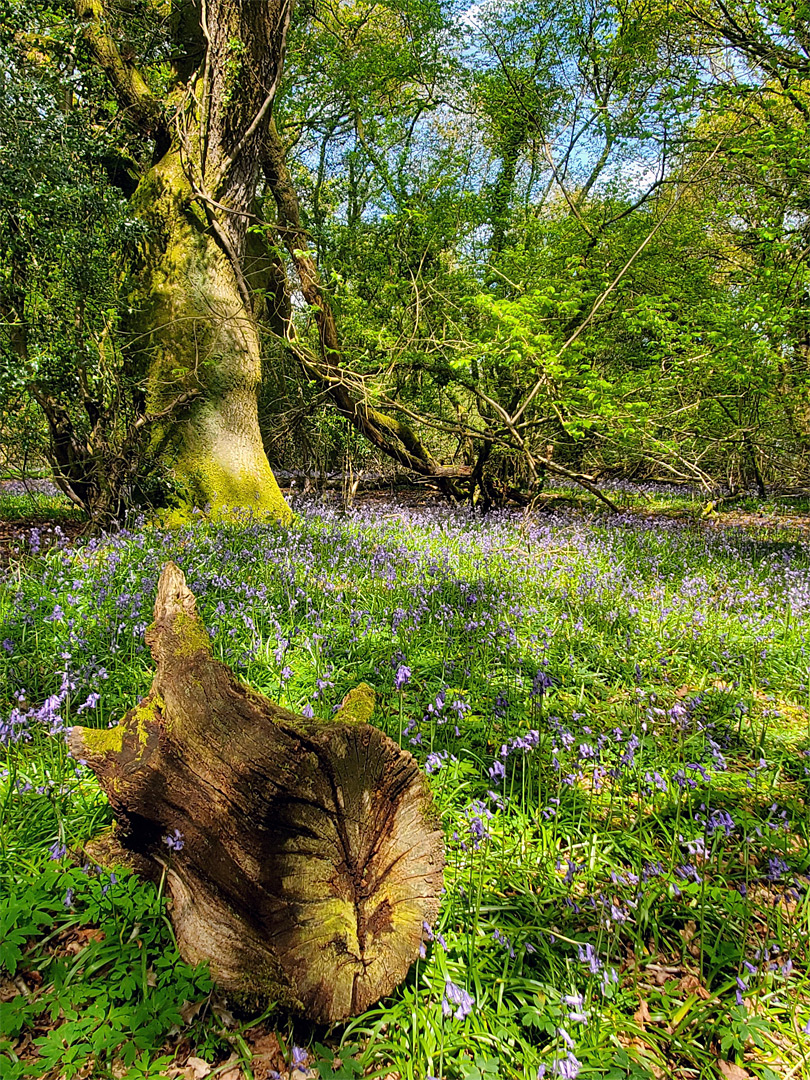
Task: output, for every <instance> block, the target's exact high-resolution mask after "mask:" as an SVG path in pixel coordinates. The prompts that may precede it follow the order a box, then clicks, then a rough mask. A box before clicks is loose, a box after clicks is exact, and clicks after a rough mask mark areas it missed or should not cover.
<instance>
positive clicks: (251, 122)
mask: <svg viewBox="0 0 810 1080" xmlns="http://www.w3.org/2000/svg"><path fill="white" fill-rule="evenodd" d="M76 9H77V13H78V15H79V16H80V18H81V19H82V21H83V25H84V38H85V42H86V44H87V46H88V47H89V49H90V52H91V54H92V56H93V57H94V59H95V61H96V62H97V63H98V64H99V66H100V67H101V68H102V69H103V70H104V71H105V73H106V75H107V76H108V78H109V80H110V82H111V84H112V86H113V88H114V90H115V92H116V94H117V97H118V99H119V102H120V104H121V106H122V108H123V109H124V110H125V111H126V113H127V116H128V117H129V118H130V119H131V120H132V121H133V122H134V123H136V124H137V125H138V126H139V127H140V129H141V131H142V133H143V134H144V135H146V136H148V137H149V138H150V139H152V141H153V143H154V148H155V152H154V159H153V160H154V164H153V165H152V167H151V168H150V169H149V170H148V171H147V172H146V173H145V175H143V176H142V177H141V179H140V182H139V184H138V187H137V190H136V191H135V193H134V195H133V197H132V200H133V208H134V210H135V212H136V214H137V216H138V217H139V219H140V220H141V221H142V222H143V224H144V226H145V228H144V239H143V244H142V266H141V268H140V273H139V274H137V275H136V277H137V285H136V298H135V303H134V305H133V315H132V317H131V320H130V325H129V327H128V330H129V331H130V341H131V345H130V352H131V358H132V362H133V364H134V365H135V368H136V370H140V371H142V372H143V377H144V383H145V387H146V401H145V409H146V411H147V413H149V414H151V415H160V416H163V415H164V414H165V413H166V412H167V408H168V407H170V406H171V404H172V402H175V401H181V402H182V403H183V406H182V408H181V409H178V410H176V411H175V412H174V413H171V410H170V415H168V416H166V418H165V419H164V420H163V421H162V423H161V425H160V427H159V428H158V430H156V435H155V438H156V441H157V442H158V443H159V444H160V445H161V446H162V447H163V448H164V449H165V451H166V453H167V454H168V455H169V457H170V459H171V460H172V462H173V465H174V469H175V472H176V475H177V476H178V479H180V480H181V481H182V482H184V484H185V486H186V489H187V491H188V494H189V495H190V497H191V498H192V499H193V501H194V502H196V503H197V504H200V505H204V504H206V503H210V504H212V505H214V506H219V505H237V506H251V507H254V508H257V509H262V510H268V511H270V512H271V513H273V514H275V515H276V516H277V517H280V518H285V517H288V516H289V510H288V508H287V506H286V504H285V502H284V500H283V497H282V495H281V493H280V491H279V489H278V486H277V484H276V481H275V478H274V477H273V474H272V471H271V469H270V466H269V463H268V461H267V458H266V455H265V453H264V449H263V446H262V439H261V435H260V431H259V423H258V412H257V389H258V385H259V381H260V378H261V355H260V346H259V334H258V330H257V325H256V314H255V310H254V297H253V295H252V292H251V288H250V284H249V275H246V273H245V267H244V261H245V248H246V234H247V229H248V226H249V224H250V220H251V211H252V209H253V206H254V202H255V195H256V185H257V179H258V169H259V149H260V147H261V145H262V143H263V139H264V136H265V133H266V130H267V125H268V123H269V120H270V109H271V105H272V102H273V98H274V95H275V90H276V87H277V85H278V81H279V78H280V75H281V67H282V57H283V51H284V43H285V37H286V30H287V25H288V23H289V14H290V5H289V0H207V2H206V3H205V4H200V3H199V2H196V0H175V2H173V3H171V4H169V5H166V10H167V26H168V38H167V42H166V44H167V48H169V49H170V51H171V55H172V72H171V79H170V83H171V89H170V91H169V93H168V95H167V96H166V97H165V98H162V99H158V97H157V96H156V95H155V94H154V93H153V92H152V90H151V89H150V87H149V85H148V84H147V82H146V81H145V80H144V78H143V77H142V76H141V74H140V72H139V70H138V69H137V67H136V66H135V64H134V62H133V61H132V60H131V59H129V58H128V57H129V55H130V53H129V51H128V50H124V49H123V48H119V46H118V41H117V33H116V30H115V28H114V26H113V24H112V22H111V21H110V20H109V19H108V18H107V15H106V12H105V8H104V5H103V4H102V2H101V0H76Z"/></svg>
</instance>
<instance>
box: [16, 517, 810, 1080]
mask: <svg viewBox="0 0 810 1080" xmlns="http://www.w3.org/2000/svg"><path fill="white" fill-rule="evenodd" d="M297 510H298V514H299V516H298V519H297V521H296V522H295V523H294V524H293V525H292V526H290V527H289V528H285V529H281V528H279V527H277V526H274V525H272V524H268V523H266V522H260V521H256V520H253V519H250V518H245V519H244V520H242V521H236V520H234V521H230V522H219V523H211V522H206V521H205V520H203V519H202V518H200V519H195V520H192V521H191V522H190V523H188V524H187V525H183V526H182V527H180V528H178V529H165V528H159V527H154V526H150V525H149V524H148V523H146V522H140V523H133V524H132V527H131V528H129V529H125V530H122V531H121V532H120V533H117V534H116V535H114V536H111V537H106V538H97V539H94V540H90V541H88V542H86V543H83V544H78V545H76V546H74V547H71V546H69V545H67V544H64V543H60V544H59V545H57V546H56V547H54V548H52V549H50V550H49V552H48V553H47V554H45V555H42V554H39V553H38V551H37V549H38V547H39V546H40V545H41V538H39V537H32V540H31V553H30V554H29V556H27V557H26V559H24V560H23V561H22V562H21V563H20V564H19V565H18V567H16V568H15V570H14V572H13V573H12V572H10V573H8V574H7V576H6V579H5V580H4V581H3V583H2V592H0V642H1V643H2V647H1V648H0V694H1V695H2V703H3V704H2V707H0V747H2V750H1V751H0V752H1V753H2V755H3V758H2V769H3V772H2V786H0V809H2V813H3V815H4V816H3V819H2V838H3V847H2V848H0V864H2V866H3V867H8V866H10V865H12V864H14V865H17V863H19V861H20V859H19V856H20V852H21V850H22V848H21V845H22V843H23V841H22V839H21V838H22V837H26V838H27V839H26V841H25V842H26V844H28V845H29V847H30V848H31V850H36V851H39V852H40V856H41V860H42V865H45V864H46V863H47V864H50V865H52V866H57V865H58V866H61V864H62V862H68V861H69V859H70V857H71V856H70V853H71V851H73V850H76V847H77V845H78V844H79V843H80V842H81V841H83V840H84V839H86V838H87V837H88V836H89V835H90V834H92V833H93V832H94V831H97V830H98V829H99V828H100V827H102V826H106V825H107V823H108V821H109V813H108V811H107V810H106V808H105V806H104V801H103V799H102V798H101V797H100V795H99V793H98V790H97V788H96V787H95V785H94V781H93V778H92V776H91V775H90V774H89V773H88V771H87V770H86V769H85V768H84V767H83V765H82V763H80V762H74V761H72V760H71V759H69V758H68V757H67V755H66V752H65V741H64V733H65V729H66V728H67V727H69V726H70V725H71V724H73V723H83V724H89V725H91V726H93V725H94V726H98V727H105V726H108V725H110V724H113V723H115V722H116V721H117V720H118V719H119V718H120V717H121V716H122V715H123V713H124V712H125V711H126V709H127V708H129V707H130V706H131V705H132V704H133V703H134V702H135V701H136V700H137V699H138V698H139V697H141V696H142V695H143V690H144V687H145V685H148V674H149V670H150V660H149V656H148V653H147V652H146V651H145V647H144V641H143V634H144V629H145V627H146V625H148V623H149V621H150V618H151V615H150V606H151V604H152V602H153V597H154V591H155V586H156V583H157V579H158V576H159V573H160V568H161V566H162V564H163V563H164V562H165V561H166V560H167V559H169V558H172V559H175V560H176V561H178V562H179V564H180V565H181V566H182V567H183V569H184V570H185V572H186V575H187V579H188V581H189V585H190V587H191V588H192V590H193V591H194V592H195V593H196V595H197V597H198V603H199V608H200V611H201V614H202V616H203V618H204V620H205V622H206V625H207V626H208V628H209V631H210V633H211V636H212V642H213V648H214V650H215V654H216V655H217V656H218V657H220V658H221V659H222V660H223V661H224V662H226V663H228V664H229V665H230V666H231V667H233V668H234V669H235V670H236V671H237V673H238V674H239V676H240V677H241V678H243V679H244V680H245V681H247V682H249V683H251V684H252V685H253V686H255V687H256V688H257V689H258V690H261V691H262V692H264V693H266V694H268V695H269V696H271V697H273V698H274V699H276V700H278V701H279V702H280V703H281V704H282V705H284V706H285V707H288V708H291V709H294V710H296V711H298V712H300V713H301V714H303V715H304V716H308V717H318V718H322V719H328V718H330V717H332V716H333V715H334V714H335V710H336V709H337V708H338V707H339V704H340V702H341V701H342V699H343V697H344V696H345V694H346V692H347V691H348V690H350V689H352V687H353V686H355V685H356V684H357V683H358V682H360V681H366V682H369V683H371V684H372V685H374V687H375V689H376V690H377V694H378V707H377V711H376V713H375V716H374V718H373V720H374V722H375V723H377V724H378V725H380V726H381V727H383V728H385V730H386V731H387V732H388V734H389V735H390V736H391V737H392V738H394V739H396V740H398V741H399V742H400V744H401V745H402V746H403V747H404V748H405V749H407V750H408V751H409V752H411V753H413V754H414V756H415V757H416V759H417V761H418V762H419V764H420V765H421V767H422V768H423V770H424V773H425V777H426V784H427V785H428V786H429V788H430V790H431V792H432V795H433V801H434V808H435V812H436V813H437V814H438V815H439V816H440V817H441V820H442V823H443V826H444V830H445V836H446V850H447V869H446V874H445V894H444V896H443V899H442V908H441V913H440V916H439V921H438V923H437V925H436V926H425V927H423V928H422V939H423V940H422V951H421V957H420V959H419V961H418V966H417V967H416V968H415V970H414V974H413V977H412V979H411V980H410V981H409V982H408V983H407V984H406V985H405V987H403V988H402V989H401V990H400V991H399V992H398V994H397V995H395V996H394V998H393V999H391V1000H390V1001H388V1002H386V1003H384V1004H382V1005H381V1006H379V1007H377V1009H376V1011H375V1010H372V1012H371V1013H370V1014H369V1015H368V1016H367V1017H366V1018H359V1019H358V1021H357V1022H356V1025H355V1029H356V1030H357V1031H361V1030H362V1031H370V1030H372V1026H373V1025H376V1027H374V1028H373V1030H374V1031H375V1032H376V1034H375V1037H374V1038H368V1039H367V1040H366V1041H365V1042H364V1043H363V1046H364V1049H363V1051H362V1054H364V1055H365V1056H364V1057H363V1056H362V1055H361V1058H362V1061H363V1062H364V1067H366V1066H368V1067H372V1066H373V1067H375V1068H377V1067H380V1068H382V1067H386V1068H387V1067H388V1066H389V1065H391V1064H392V1063H393V1066H394V1067H395V1068H397V1069H398V1070H399V1071H401V1072H402V1073H403V1075H408V1076H414V1075H415V1076H422V1075H425V1076H428V1075H429V1076H435V1077H439V1076H441V1077H448V1078H450V1080H456V1078H461V1077H463V1076H467V1075H471V1074H470V1069H472V1068H477V1069H478V1070H479V1073H480V1074H481V1075H486V1074H487V1070H489V1072H490V1073H491V1074H492V1075H494V1073H493V1069H500V1070H501V1075H504V1076H510V1077H511V1076H526V1077H534V1076H538V1077H539V1076H548V1077H552V1076H559V1077H576V1076H577V1075H579V1073H580V1071H583V1072H588V1073H590V1074H594V1075H598V1074H599V1073H598V1070H602V1071H604V1070H605V1069H608V1070H611V1069H612V1070H613V1071H614V1073H615V1074H616V1075H626V1074H627V1072H628V1070H630V1069H631V1066H632V1065H633V1062H635V1063H636V1064H638V1065H639V1067H641V1065H643V1064H644V1063H645V1062H647V1064H650V1063H652V1065H654V1066H655V1069H656V1070H659V1071H660V1072H662V1073H663V1074H665V1075H666V1074H667V1073H668V1070H669V1072H671V1071H672V1069H673V1068H674V1065H673V1061H671V1060H669V1059H668V1057H667V1053H668V1051H667V1046H668V1041H667V1037H665V1036H666V1025H667V1024H668V1023H669V1021H670V1019H671V1018H672V1017H673V1016H674V1015H675V1014H676V1013H677V1012H678V1010H679V1009H680V1008H681V1007H682V1005H683V1004H684V1002H685V1001H686V1000H687V999H689V998H690V996H692V997H694V1001H693V1003H692V1005H691V1006H690V1009H691V1012H690V1016H692V1017H693V1021H692V1023H693V1025H694V1027H693V1029H690V1030H694V1046H693V1047H692V1049H691V1050H690V1046H689V1043H688V1038H687V1036H685V1035H684V1037H683V1038H682V1040H681V1043H679V1049H678V1054H679V1058H678V1061H679V1062H681V1063H682V1062H683V1060H684V1057H688V1056H689V1054H690V1053H691V1054H692V1055H693V1057H692V1063H693V1065H694V1067H695V1068H697V1069H698V1070H700V1069H702V1068H704V1066H705V1061H704V1059H703V1058H702V1057H701V1054H702V1053H703V1052H704V1051H703V1050H701V1047H702V1046H705V1045H707V1044H708V1043H710V1042H711V1041H712V1040H715V1041H716V1042H717V1043H718V1044H722V1043H723V1039H726V1040H727V1042H726V1043H725V1044H724V1045H725V1046H726V1050H724V1053H726V1054H727V1056H729V1057H731V1056H733V1054H734V1053H735V1047H737V1046H738V1045H739V1046H740V1047H745V1046H746V1045H747V1044H748V1043H747V1040H750V1039H752V1038H754V1036H753V1035H751V1031H754V1032H756V1030H757V1026H756V1024H753V1020H752V1017H753V1015H754V1009H755V1008H756V1010H757V1012H756V1017H757V1024H764V1025H765V1026H766V1028H767V1026H768V1025H771V1027H772V1028H773V1029H774V1030H777V1029H778V1031H779V1033H780V1034H779V1037H780V1039H782V1040H783V1043H785V1045H788V1044H789V1045H790V1046H791V1047H792V1051H795V1053H796V1054H798V1053H799V1052H800V1051H801V1050H802V1044H801V1043H800V1042H797V1040H800V1039H801V1038H804V1035H803V1034H802V1032H803V1029H804V1027H805V1024H806V1023H807V1022H808V1021H807V1017H808V1012H810V1010H808V1008H807V1005H806V1003H805V1001H804V998H803V994H804V992H805V986H806V982H805V974H804V973H805V972H806V964H807V959H808V957H807V955H806V942H805V939H804V937H803V936H802V934H801V932H800V928H801V925H802V920H803V919H804V920H806V918H807V914H808V909H809V908H810V901H808V886H809V884H810V883H809V882H808V877H807V872H808V853H807V830H806V827H805V823H806V820H807V808H806V802H805V800H806V798H807V797H808V794H810V744H808V740H807V732H808V717H807V713H806V711H805V706H806V704H807V693H808V686H809V685H810V671H809V670H808V669H809V667H810V657H809V656H808V653H807V649H806V645H805V641H806V637H807V632H808V630H809V629H810V549H809V548H808V545H807V544H806V543H805V542H799V541H795V542H790V543H787V542H785V543H783V544H780V545H773V544H770V545H769V544H763V543H761V542H760V541H759V540H758V539H757V537H756V536H753V535H749V534H748V533H745V532H742V531H737V530H712V531H706V532H700V531H696V530H694V529H691V528H688V527H686V526H684V525H683V524H682V523H680V522H664V523H662V522H660V521H659V522H653V521H639V520H638V519H635V518H632V517H631V516H629V515H627V516H625V517H620V518H605V519H586V518H584V517H580V516H577V515H576V514H570V513H569V514H565V513H558V514H548V515H543V516H542V517H541V516H537V517H532V516H531V515H524V514H512V513H508V512H498V513H493V514H491V515H490V516H489V517H488V518H486V519H481V518H478V517H476V516H475V515H474V514H472V513H471V512H467V511H463V510H451V509H449V508H445V507H433V508H429V509H421V510H405V509H401V508H397V507H392V508H390V512H389V513H387V515H386V516H385V517H381V516H380V515H379V514H378V513H377V512H376V511H367V510H364V509H362V508H361V509H355V510H351V511H349V512H345V511H343V510H341V509H338V508H337V507H330V506H329V505H328V504H327V505H325V504H322V503H319V504H318V505H314V504H309V503H299V504H298V506H297ZM42 657H47V658H48V659H49V662H48V663H43V662H42ZM34 823H36V824H34ZM163 841H164V844H165V846H166V858H167V860H174V859H182V858H183V857H184V853H185V852H184V839H183V837H182V836H181V835H180V834H178V833H176V832H174V833H170V834H168V835H167V836H165V837H164V838H163ZM26 850H27V849H26ZM15 860H16V862H15ZM60 872H61V871H60ZM64 873H65V874H68V870H67V869H66V870H65V871H64ZM108 884H109V883H108ZM143 888H147V886H143ZM76 890H77V884H76V882H75V881H74V879H73V878H72V877H65V878H64V880H62V879H59V881H58V888H57V886H54V903H55V906H56V907H58V908H59V909H61V910H62V912H63V915H64V916H67V915H70V916H71V917H77V914H76V913H77V910H78V909H77V907H76V904H77V892H76ZM103 899H104V900H105V901H106V899H107V895H106V894H105V896H104V897H103ZM660 972H663V973H664V975H665V978H664V981H663V982H662V981H661V979H660V978H659V977H658V976H657V973H660ZM642 986H643V987H647V988H648V989H646V990H645V991H644V993H645V994H646V998H645V1000H646V1001H647V1004H648V1005H649V1011H650V1013H651V1014H652V1015H653V1016H654V1017H656V1018H658V1017H660V1021H659V1019H655V1020H653V1021H651V1023H652V1025H653V1034H652V1035H651V1036H650V1037H649V1038H648V1039H647V1040H646V1041H645V1036H644V1032H643V1031H642V1032H641V1034H639V1033H638V1025H637V1024H636V1023H635V1021H634V1020H633V1017H634V1014H635V1013H636V1012H637V1010H638V1008H639V993H640V991H639V987H642ZM698 991H699V992H698ZM717 1003H720V1005H719V1006H718V1005H717ZM718 1008H719V1009H720V1011H721V1012H723V1014H724V1015H725V1017H726V1019H725V1020H723V1021H720V1020H718V1019H717V1017H718ZM383 1024H384V1026H385V1031H383V1028H382V1026H381V1025H383ZM656 1025H657V1026H656ZM701 1025H703V1026H701ZM718 1025H720V1026H719V1027H718ZM723 1025H725V1026H723ZM752 1025H753V1026H752ZM355 1029H352V1030H355ZM493 1032H498V1033H499V1035H498V1036H497V1038H495V1039H493ZM631 1032H632V1033H633V1034H632V1038H634V1039H636V1040H638V1041H639V1043H640V1045H642V1046H643V1047H644V1052H643V1053H642V1052H641V1051H640V1050H639V1049H638V1046H636V1045H635V1044H633V1043H631V1041H630V1040H631V1035H629V1034H628V1033H631ZM290 1045H292V1043H291V1044H290ZM628 1045H629V1046H630V1049H629V1050H628V1049H624V1048H625V1047H627V1046H628ZM634 1046H635V1049H634ZM1 1047H2V1044H0V1054H2V1052H3V1051H2V1048H1ZM619 1048H622V1049H619ZM804 1050H805V1051H807V1050H808V1048H807V1047H804ZM294 1051H295V1052H293V1054H292V1057H291V1058H290V1061H291V1063H292V1064H294V1065H296V1066H297V1065H298V1064H299V1063H305V1062H306V1060H307V1059H306V1051H305V1050H304V1049H303V1048H301V1047H298V1046H297V1045H296V1046H295V1048H294ZM634 1054H635V1055H636V1057H635V1058H634V1057H633V1055H634ZM739 1054H740V1055H741V1054H742V1050H740V1051H739ZM645 1055H646V1057H645ZM740 1060H742V1058H740ZM746 1060H747V1059H746ZM796 1060H798V1058H796ZM0 1061H2V1057H0ZM476 1062H478V1064H476ZM652 1065H651V1067H652ZM752 1068H753V1066H752ZM594 1070H597V1071H596V1072H594ZM762 1075H763V1080H767V1078H766V1075H765V1073H763V1074H762Z"/></svg>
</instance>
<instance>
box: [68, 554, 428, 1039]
mask: <svg viewBox="0 0 810 1080" xmlns="http://www.w3.org/2000/svg"><path fill="white" fill-rule="evenodd" d="M146 640H147V643H148V644H149V646H150V648H151V650H152V656H153V658H154V660H155V663H156V665H157V671H156V674H155V677H154V681H153V683H152V688H151V690H150V692H149V694H148V695H147V696H146V697H145V698H144V700H143V701H141V702H140V703H139V704H138V705H137V706H136V707H135V708H133V709H130V711H129V712H128V713H127V715H126V716H125V717H124V719H123V720H122V721H121V723H120V724H118V726H117V727H115V728H111V729H107V730H95V729H91V728H81V727H74V728H72V729H71V730H70V733H69V745H70V750H71V753H72V754H73V755H74V756H75V757H78V758H83V759H84V760H86V761H87V763H88V765H89V766H90V768H91V769H92V770H93V772H95V774H96V776H97V777H98V778H99V781H100V782H101V785H102V787H103V788H104V791H105V792H106V793H107V795H108V797H109V799H110V802H111V804H112V806H113V809H114V811H115V814H116V818H117V839H118V841H120V844H121V845H122V847H123V848H124V850H125V851H126V852H128V853H129V854H130V855H131V857H132V858H133V859H134V860H135V863H136V865H138V866H139V867H140V868H141V870H143V871H146V872H151V873H152V874H153V875H155V876H158V875H160V874H161V873H162V872H163V871H164V870H165V872H166V882H167V885H168V888H169V890H170V892H171V898H172V912H171V915H172V922H173V923H174V927H175V931H176V934H177V941H178V945H179V948H180V952H181V954H182V955H183V956H184V957H185V958H186V959H187V960H189V961H191V962H197V961H201V960H208V961H209V962H210V965H211V972H212V974H213V976H214V979H215V981H216V982H217V983H218V984H219V985H220V986H221V987H222V988H223V989H225V990H226V991H228V992H229V993H231V994H232V995H234V996H236V997H238V998H242V999H243V1000H248V1001H252V1000H255V1001H257V1002H258V1001H261V1000H275V1001H278V1002H279V1003H281V1004H283V1005H285V1006H288V1007H292V1008H296V1009H299V1010H302V1011H304V1012H305V1013H306V1014H307V1015H308V1016H309V1017H311V1018H312V1019H315V1020H320V1021H333V1020H340V1019H344V1018H346V1017H348V1016H352V1015H355V1014H356V1013H358V1012H362V1011H363V1010H364V1009H366V1008H368V1007H369V1006H370V1005H372V1004H374V1002H376V1001H378V1000H379V998H381V997H382V996H384V995H385V994H387V993H389V992H390V991H391V990H392V989H393V988H394V987H395V986H397V985H398V983H399V982H401V980H402V979H403V978H404V977H405V975H406V974H407V972H408V969H409V967H410V965H411V964H412V963H413V961H414V960H415V959H416V957H417V955H418V953H419V949H420V946H421V943H422V940H423V937H424V924H425V923H426V922H427V923H431V922H432V921H433V920H434V919H435V917H436V915H437V912H438V906H439V899H438V898H439V892H440V890H441V883H442V869H443V866H444V854H443V845H442V836H441V832H440V829H439V824H438V822H437V820H436V818H435V816H434V814H433V811H432V809H431V803H430V797H429V794H428V791H427V789H426V786H425V782H424V778H423V776H422V774H421V772H420V770H419V768H418V767H417V765H416V762H415V761H414V759H413V757H412V756H411V754H409V753H408V752H407V751H405V750H401V749H400V748H399V747H398V746H397V745H396V743H394V742H392V740H391V739H389V738H388V737H387V736H386V735H384V734H383V733H382V732H381V731H378V730H377V729H376V728H374V727H372V726H370V725H369V724H368V723H366V721H367V720H368V718H369V716H370V713H371V709H372V707H373V691H372V690H371V689H370V688H365V689H361V690H359V691H357V692H353V693H352V694H350V695H349V696H348V698H347V699H346V702H344V707H343V709H341V711H340V712H338V713H337V715H336V717H335V719H334V720H329V721H320V720H307V719H305V718H304V717H302V716H296V715H295V714H293V713H291V712H288V711H287V710H286V709H282V708H281V707H280V706H278V705H276V704H274V703H273V702H271V701H268V700H267V699H266V698H265V697H263V696H262V695H260V694H258V693H256V692H254V691H253V690H251V689H250V688H249V687H247V686H244V685H243V684H242V683H240V682H239V681H238V680H237V679H236V677H235V676H234V675H233V674H232V672H231V671H230V670H229V669H228V668H227V667H226V666H225V665H224V664H222V663H220V662H219V661H217V660H214V658H213V656H212V652H211V644H210V640H209V637H208V633H207V631H206V629H205V627H204V626H203V624H202V621H201V620H200V618H199V616H198V615H197V610H196V604H195V600H194V596H193V595H192V593H191V592H190V590H189V589H188V588H187V586H186V582H185V578H184V577H183V574H182V572H181V571H180V569H179V568H178V567H177V566H176V565H175V564H174V563H168V564H167V566H166V567H165V569H164V570H163V573H162V575H161V578H160V583H159V585H158V594H157V602H156V604H155V622H154V624H153V625H152V626H151V627H150V628H149V629H148V630H147V632H146ZM175 830H177V832H178V833H179V834H180V836H181V838H182V848H181V849H179V850H171V849H170V847H169V846H167V844H166V837H174V836H175V835H176V834H175Z"/></svg>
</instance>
